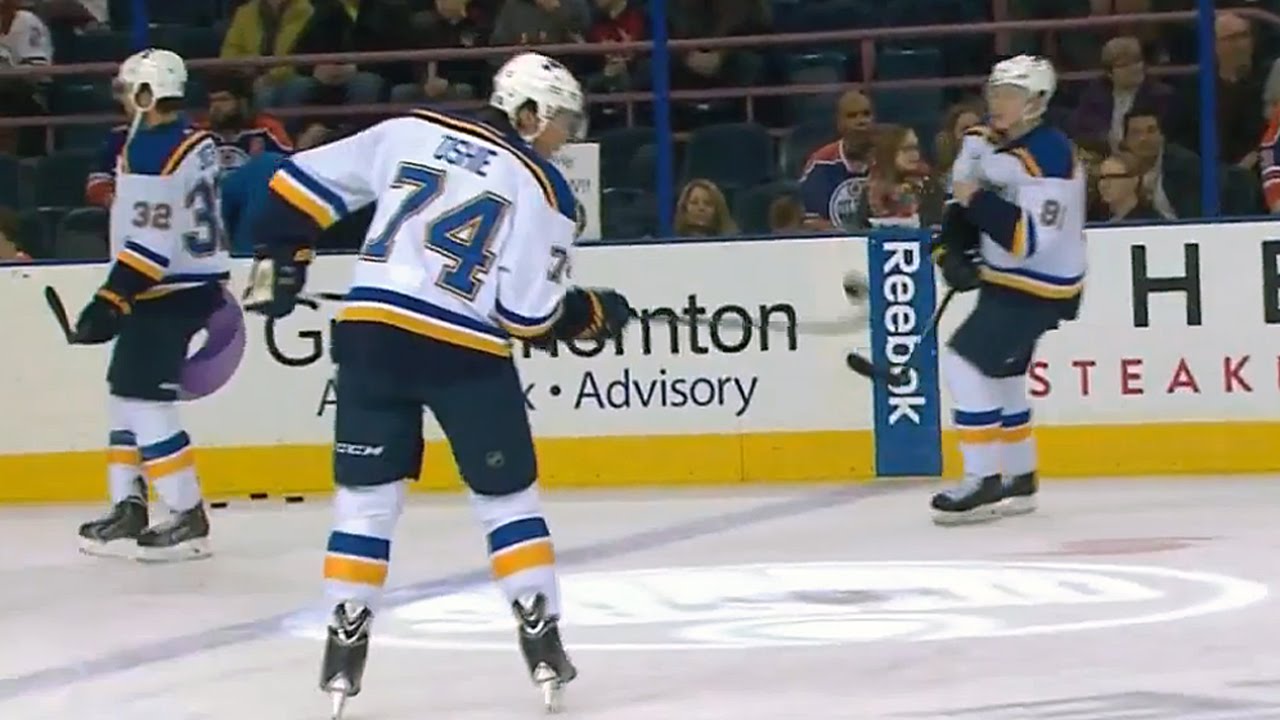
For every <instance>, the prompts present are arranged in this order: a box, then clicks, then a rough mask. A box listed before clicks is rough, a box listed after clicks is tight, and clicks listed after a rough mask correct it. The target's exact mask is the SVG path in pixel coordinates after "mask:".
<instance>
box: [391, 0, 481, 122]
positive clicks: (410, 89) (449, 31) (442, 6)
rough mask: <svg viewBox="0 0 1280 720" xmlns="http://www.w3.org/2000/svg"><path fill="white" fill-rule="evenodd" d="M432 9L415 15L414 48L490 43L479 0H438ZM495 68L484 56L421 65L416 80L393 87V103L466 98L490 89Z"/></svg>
mask: <svg viewBox="0 0 1280 720" xmlns="http://www.w3.org/2000/svg"><path fill="white" fill-rule="evenodd" d="M433 4H434V7H433V8H432V9H431V10H427V11H423V12H419V13H417V14H415V15H414V18H413V25H414V37H415V38H416V40H415V42H414V44H413V46H412V47H415V48H421V49H441V50H443V49H463V48H475V47H483V46H485V45H488V44H489V32H490V28H491V24H490V22H489V20H490V18H489V16H487V15H485V13H484V10H483V9H481V6H480V3H479V2H476V1H475V0H434V3H433ZM492 74H493V67H492V66H491V65H490V64H489V61H487V60H485V59H483V58H475V59H471V60H468V59H457V60H433V61H431V62H429V63H425V64H422V65H419V66H418V67H417V77H416V81H415V82H413V83H409V84H402V85H397V86H396V87H394V88H392V89H391V100H392V102H400V103H417V102H424V101H425V102H439V101H444V100H466V99H470V98H475V97H480V96H483V95H486V94H487V93H488V92H489V82H490V76H491V75H492Z"/></svg>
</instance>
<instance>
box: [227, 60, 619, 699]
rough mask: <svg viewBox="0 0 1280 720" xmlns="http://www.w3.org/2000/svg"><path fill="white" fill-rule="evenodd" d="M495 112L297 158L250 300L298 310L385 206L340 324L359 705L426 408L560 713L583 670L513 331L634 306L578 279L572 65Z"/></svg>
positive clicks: (519, 72)
mask: <svg viewBox="0 0 1280 720" xmlns="http://www.w3.org/2000/svg"><path fill="white" fill-rule="evenodd" d="M493 84H494V91H493V95H492V97H491V99H490V102H489V104H490V107H488V108H486V109H485V110H483V111H481V113H480V115H479V117H478V118H477V119H471V118H464V117H460V116H455V115H450V114H445V113H442V112H435V111H431V110H420V111H416V112H413V113H411V114H409V115H408V116H406V117H400V118H395V119H391V120H387V121H384V122H382V123H379V124H378V125H375V126H373V127H372V128H370V129H368V130H365V131H363V132H361V133H358V134H356V135H353V136H351V137H349V138H346V139H343V140H340V141H337V142H333V143H330V144H327V145H324V146H321V147H318V148H314V149H312V150H309V151H306V152H302V153H299V154H297V155H294V156H292V157H291V158H290V159H289V160H288V161H286V162H285V163H284V165H283V166H282V167H281V169H280V170H279V171H278V172H277V173H276V175H275V176H274V177H273V178H272V181H271V189H272V193H271V195H270V198H269V201H268V205H267V207H266V208H265V210H264V212H263V213H262V215H261V218H262V220H261V222H259V223H258V229H257V231H256V233H255V235H256V239H257V240H258V242H259V243H260V244H261V245H262V247H260V248H259V250H258V255H259V256H260V257H259V260H257V261H256V263H255V266H254V269H253V277H252V278H251V281H250V285H251V287H250V289H249V292H248V294H247V295H246V297H245V304H246V308H248V309H253V310H257V311H260V312H262V313H264V314H267V315H269V316H280V315H283V314H287V313H288V312H290V311H291V310H292V308H293V306H294V304H295V302H296V301H297V294H298V292H299V290H301V289H302V287H303V283H304V281H305V279H306V270H307V264H308V259H309V257H310V247H311V243H312V240H313V238H314V237H315V235H316V233H317V232H318V231H319V230H320V229H322V228H324V227H327V226H328V225H330V224H332V223H333V222H335V221H336V220H337V219H339V218H340V217H342V216H343V215H345V214H347V213H349V212H351V211H353V210H355V209H357V208H359V207H360V206H363V205H366V204H368V203H371V202H376V203H377V209H376V212H375V214H374V217H373V221H372V223H371V225H370V227H369V231H368V232H369V234H368V238H367V240H366V241H365V243H364V246H363V247H362V248H361V250H360V254H359V260H358V262H357V263H356V267H355V272H354V278H353V280H352V283H351V287H350V290H349V292H348V293H347V296H346V301H345V305H344V307H343V308H342V309H341V310H340V312H339V313H338V316H337V323H336V326H335V329H334V333H333V357H334V360H335V362H336V363H337V366H338V368H337V377H336V391H337V413H336V419H335V423H334V424H335V427H334V479H335V482H336V484H337V492H336V496H335V499H334V503H335V520H334V525H333V531H332V533H331V534H330V535H329V541H328V553H327V555H326V557H325V563H324V577H325V586H326V591H327V592H326V594H327V595H328V597H329V598H330V600H331V601H333V602H335V603H336V606H335V607H334V610H333V614H332V618H331V620H330V624H329V630H328V643H327V645H326V648H325V653H324V658H323V661H322V664H321V678H320V687H321V689H322V690H324V691H326V692H328V693H330V694H331V696H332V697H333V700H334V705H335V709H334V714H335V716H337V715H339V714H340V713H341V711H342V706H343V703H344V702H345V701H346V699H347V698H348V697H351V696H354V695H356V694H358V693H359V692H360V690H361V682H362V681H361V676H362V674H363V672H364V665H365V657H366V653H367V651H368V642H369V630H370V623H371V621H372V619H373V617H374V615H375V614H376V613H377V612H378V607H377V606H378V603H379V601H380V599H381V596H382V586H383V584H384V583H385V581H386V577H387V567H388V563H389V561H390V557H391V544H392V535H393V533H394V530H395V527H396V523H397V520H398V518H399V517H400V514H401V508H402V505H403V502H404V496H405V492H406V489H407V486H408V484H409V483H410V482H412V481H413V480H415V479H416V478H417V477H418V475H419V473H420V468H421V465H422V459H423V440H422V435H423V425H422V415H423V412H422V410H423V407H424V406H425V407H426V408H428V409H430V410H431V411H432V413H433V414H434V416H435V418H436V420H437V421H438V422H439V424H440V425H441V427H442V429H443V430H444V432H445V434H446V436H447V437H448V440H449V445H450V447H451V449H452V452H453V456H454V459H455V461H456V463H457V466H458V468H459V470H460V472H461V475H462V478H463V480H464V481H465V483H466V485H467V487H468V489H469V490H470V497H471V500H472V504H473V507H474V510H475V512H476V514H477V516H478V517H479V519H480V522H481V524H482V525H483V527H484V530H485V532H486V536H487V550H488V556H489V562H490V565H491V569H492V575H493V578H494V579H495V581H496V582H497V584H498V585H499V587H500V588H501V589H502V591H503V592H504V593H505V595H506V597H507V599H508V601H509V602H510V603H511V607H512V610H513V612H514V614H515V616H516V623H515V626H516V628H517V634H518V639H519V647H520V651H521V652H522V654H523V655H524V659H525V661H526V663H527V665H528V669H529V673H530V676H531V678H532V679H533V681H534V683H535V684H536V685H538V686H539V687H540V688H541V689H542V691H543V693H544V700H545V702H546V703H547V705H548V707H549V708H550V709H554V708H555V707H556V706H557V705H558V702H559V693H560V689H561V688H562V687H563V685H564V684H565V683H568V682H569V681H570V680H572V679H573V678H574V677H575V676H576V674H577V670H576V669H575V668H574V666H573V664H572V663H571V662H570V660H569V658H568V656H567V655H566V653H565V651H564V648H563V646H562V644H561V640H560V631H559V627H558V620H559V617H560V596H559V589H558V585H557V578H556V572H555V553H554V550H553V546H552V542H551V532H550V530H549V529H548V527H547V523H546V521H545V519H544V518H543V515H542V510H541V507H540V501H539V498H538V491H537V484H536V479H537V474H538V471H537V463H536V459H535V456H534V448H533V440H532V433H531V430H530V427H529V418H528V414H527V411H526V407H525V398H524V391H523V386H522V383H521V381H520V378H519V375H518V374H517V370H516V365H515V362H514V360H513V357H512V348H511V339H512V338H513V337H518V338H524V339H526V340H527V341H530V342H533V343H538V344H541V343H553V342H556V341H559V340H570V339H576V338H609V337H613V336H616V335H617V334H618V333H620V332H622V330H623V328H624V327H625V326H626V324H627V323H628V321H629V319H630V317H631V315H632V310H631V308H630V306H629V304H628V303H627V301H626V299H625V298H624V297H623V296H622V295H621V294H619V293H617V292H615V291H613V290H606V289H585V288H579V287H571V286H568V285H567V281H568V277H569V273H570V267H571V261H572V257H571V252H572V249H573V241H574V239H575V236H576V230H577V228H576V218H577V203H576V200H575V198H574V196H573V194H572V192H571V191H570V189H569V185H568V183H567V182H566V181H565V179H564V177H563V176H562V175H561V173H560V171H559V170H558V169H557V168H556V166H555V165H553V164H552V163H551V162H549V158H550V156H551V155H552V153H554V152H555V151H556V150H558V149H559V148H560V147H561V146H562V145H563V144H564V143H565V142H566V141H567V140H568V139H569V138H571V137H575V136H578V135H579V134H580V131H581V129H582V125H583V97H582V90H581V88H580V86H579V84H578V82H577V80H576V79H574V77H573V75H572V74H571V73H570V72H569V71H568V70H567V69H566V68H565V67H564V66H563V65H561V64H560V63H558V62H556V61H555V60H552V59H550V58H548V57H545V56H543V55H539V54H536V53H525V54H521V55H518V56H516V57H514V58H512V59H511V60H509V61H508V62H507V63H506V64H504V65H503V66H502V68H501V69H500V70H499V71H498V73H497V75H496V77H495V78H494V83H493Z"/></svg>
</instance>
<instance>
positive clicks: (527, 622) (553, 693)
mask: <svg viewBox="0 0 1280 720" xmlns="http://www.w3.org/2000/svg"><path fill="white" fill-rule="evenodd" d="M511 609H512V610H513V611H514V612H515V616H516V620H518V621H519V622H520V653H521V654H522V655H524V661H525V664H527V665H528V666H529V677H530V678H531V679H532V680H533V684H534V685H537V686H538V688H539V689H540V690H542V702H543V704H544V705H545V706H546V710H547V712H559V711H560V708H561V705H562V693H563V690H564V686H565V685H568V684H569V681H571V680H573V679H574V678H576V677H577V676H578V670H577V668H575V667H574V666H573V663H571V662H569V656H568V655H566V654H565V652H564V645H563V644H561V642H560V627H559V621H560V619H559V618H558V617H556V616H554V615H548V614H547V598H546V596H544V595H543V594H542V593H538V594H536V595H532V596H527V597H523V598H520V599H519V600H516V601H515V602H514V603H512V604H511Z"/></svg>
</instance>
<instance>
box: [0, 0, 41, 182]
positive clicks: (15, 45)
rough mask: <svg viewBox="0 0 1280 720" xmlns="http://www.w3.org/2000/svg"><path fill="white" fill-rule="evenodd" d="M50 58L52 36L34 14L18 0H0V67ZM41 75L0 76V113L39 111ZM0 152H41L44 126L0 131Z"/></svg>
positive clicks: (36, 63)
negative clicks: (29, 76)
mask: <svg viewBox="0 0 1280 720" xmlns="http://www.w3.org/2000/svg"><path fill="white" fill-rule="evenodd" d="M52 62H53V39H52V37H51V36H50V34H49V28H48V26H46V25H45V24H44V21H43V20H41V19H40V17H39V16H38V15H36V14H35V13H33V12H31V11H30V10H24V9H22V7H21V2H20V1H19V0H0V67H20V66H43V65H49V64H51V63H52ZM46 108H47V103H46V101H45V80H44V78H38V77H34V76H33V78H32V79H27V78H4V79H0V115H3V116H6V117H24V116H30V115H43V114H44V113H45V110H46ZM0 152H8V153H10V154H17V155H22V156H25V157H34V156H38V155H42V154H44V128H39V127H32V128H24V129H23V130H22V132H18V133H15V132H12V131H7V132H6V131H0Z"/></svg>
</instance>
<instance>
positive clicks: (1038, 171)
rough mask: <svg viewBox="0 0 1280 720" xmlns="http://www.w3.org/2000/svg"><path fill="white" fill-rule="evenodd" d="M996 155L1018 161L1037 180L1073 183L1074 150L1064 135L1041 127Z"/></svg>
mask: <svg viewBox="0 0 1280 720" xmlns="http://www.w3.org/2000/svg"><path fill="white" fill-rule="evenodd" d="M997 152H1000V153H1003V154H1006V155H1010V156H1012V157H1014V158H1016V159H1017V160H1018V162H1019V163H1021V165H1022V169H1023V170H1025V171H1026V173H1027V174H1028V175H1030V176H1031V177H1034V178H1056V179H1060V180H1070V179H1071V178H1072V177H1074V176H1075V172H1076V153H1075V147H1074V146H1073V145H1072V144H1071V140H1070V138H1068V137H1067V136H1066V135H1065V134H1064V133H1063V132H1062V131H1060V130H1057V129H1055V128H1052V127H1049V126H1047V125H1041V126H1039V127H1037V128H1035V129H1033V130H1032V131H1031V132H1028V133H1027V134H1026V135H1023V136H1022V137H1020V138H1018V139H1017V140H1014V141H1013V142H1012V143H1010V144H1008V145H1006V146H1004V147H1002V148H1000V149H999V150H998V151H997Z"/></svg>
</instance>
